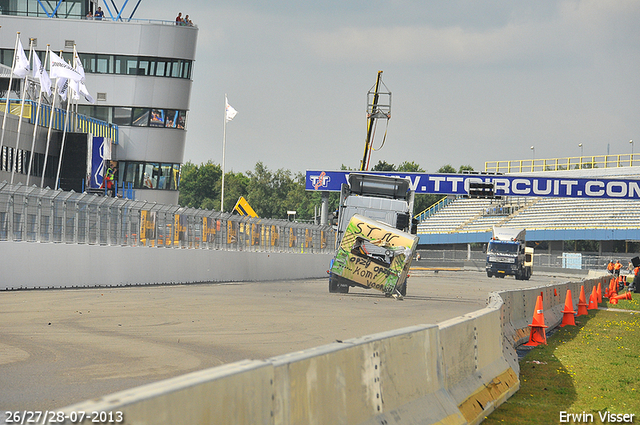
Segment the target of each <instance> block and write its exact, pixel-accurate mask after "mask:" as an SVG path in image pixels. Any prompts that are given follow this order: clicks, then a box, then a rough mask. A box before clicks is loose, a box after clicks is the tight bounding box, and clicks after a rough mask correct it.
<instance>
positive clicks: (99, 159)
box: [89, 136, 110, 189]
mask: <svg viewBox="0 0 640 425" xmlns="http://www.w3.org/2000/svg"><path fill="white" fill-rule="evenodd" d="M90 143H91V144H92V145H91V151H90V152H91V164H90V165H91V178H90V179H89V187H91V188H93V189H98V188H100V187H101V186H102V181H103V179H104V174H105V171H106V170H105V159H108V158H109V156H110V155H109V152H108V150H109V146H108V143H109V139H107V138H105V137H95V136H94V137H93V139H91V138H90Z"/></svg>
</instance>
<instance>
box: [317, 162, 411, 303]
mask: <svg viewBox="0 0 640 425" xmlns="http://www.w3.org/2000/svg"><path fill="white" fill-rule="evenodd" d="M348 182H349V184H343V186H342V191H341V196H340V208H339V210H338V223H337V226H338V229H337V241H336V243H337V247H336V254H335V256H334V258H333V260H332V261H331V267H330V270H329V292H339V293H347V292H349V288H350V287H352V286H357V287H362V288H366V289H371V288H373V289H377V290H379V291H382V292H383V293H384V294H385V295H387V296H394V297H396V298H401V297H403V296H405V295H406V293H407V278H408V274H409V267H410V266H411V261H412V259H413V257H414V255H415V251H416V248H417V247H418V237H417V236H415V233H416V228H417V223H416V221H415V220H413V218H412V213H413V198H414V192H413V191H411V190H410V186H409V181H408V180H406V179H402V178H399V177H387V176H379V175H368V174H350V175H349V178H348Z"/></svg>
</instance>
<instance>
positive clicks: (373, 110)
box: [360, 71, 391, 171]
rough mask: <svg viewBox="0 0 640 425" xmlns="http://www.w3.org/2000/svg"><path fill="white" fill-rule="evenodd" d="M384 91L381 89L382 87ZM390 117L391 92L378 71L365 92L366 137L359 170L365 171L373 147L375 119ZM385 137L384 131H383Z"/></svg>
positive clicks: (387, 118)
mask: <svg viewBox="0 0 640 425" xmlns="http://www.w3.org/2000/svg"><path fill="white" fill-rule="evenodd" d="M383 88H384V90H386V91H382V89H383ZM380 118H383V119H386V120H387V122H388V120H389V119H390V118H391V92H390V91H389V89H388V88H387V86H386V85H385V84H384V83H383V82H382V71H378V77H377V78H376V83H375V85H374V86H373V87H372V88H371V90H369V92H368V93H367V138H366V140H365V144H364V155H363V156H362V161H361V162H360V171H367V168H369V159H370V157H371V152H372V151H373V150H374V149H373V140H372V139H373V135H374V131H375V121H376V120H377V119H380ZM385 137H386V132H385Z"/></svg>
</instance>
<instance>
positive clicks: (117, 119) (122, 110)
mask: <svg viewBox="0 0 640 425" xmlns="http://www.w3.org/2000/svg"><path fill="white" fill-rule="evenodd" d="M132 111H133V108H126V107H121V106H116V107H114V108H113V123H114V124H117V125H131V112H132Z"/></svg>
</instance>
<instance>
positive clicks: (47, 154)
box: [40, 52, 62, 188]
mask: <svg viewBox="0 0 640 425" xmlns="http://www.w3.org/2000/svg"><path fill="white" fill-rule="evenodd" d="M60 55H62V52H60ZM58 78H60V77H58ZM57 97H58V82H57V81H56V86H55V87H54V89H53V101H52V102H51V114H50V115H49V130H48V131H47V147H46V148H45V150H44V165H43V166H42V178H41V179H40V187H42V188H44V176H45V174H46V171H47V159H48V157H49V143H50V142H51V129H52V128H53V118H54V116H55V113H56V98H57ZM54 186H55V184H54Z"/></svg>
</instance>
